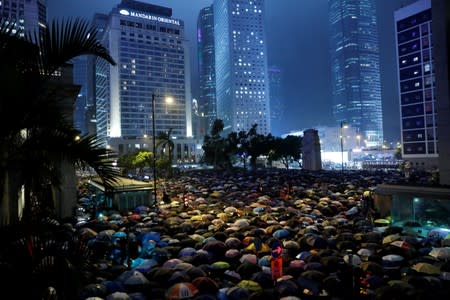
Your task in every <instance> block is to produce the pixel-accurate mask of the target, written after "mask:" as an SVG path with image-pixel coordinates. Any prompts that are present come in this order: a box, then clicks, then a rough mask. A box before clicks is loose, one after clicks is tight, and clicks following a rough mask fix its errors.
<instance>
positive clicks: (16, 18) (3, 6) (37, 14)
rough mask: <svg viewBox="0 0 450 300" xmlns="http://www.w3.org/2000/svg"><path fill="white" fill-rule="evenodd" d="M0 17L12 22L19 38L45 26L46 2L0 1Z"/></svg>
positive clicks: (24, 0)
mask: <svg viewBox="0 0 450 300" xmlns="http://www.w3.org/2000/svg"><path fill="white" fill-rule="evenodd" d="M0 17H1V18H3V19H8V20H10V22H14V23H15V26H16V30H17V31H18V32H19V35H20V36H25V32H27V31H28V32H30V33H33V32H35V31H36V30H42V29H44V28H45V27H46V26H47V0H2V1H0Z"/></svg>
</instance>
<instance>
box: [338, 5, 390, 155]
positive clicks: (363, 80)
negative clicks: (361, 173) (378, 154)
mask: <svg viewBox="0 0 450 300" xmlns="http://www.w3.org/2000/svg"><path fill="white" fill-rule="evenodd" d="M329 22H330V55H331V67H332V70H331V71H332V72H331V73H332V92H333V95H332V97H333V115H334V117H335V121H336V124H337V125H339V124H342V123H346V124H347V125H348V126H349V127H353V128H355V130H356V131H357V132H358V134H360V135H361V137H362V141H364V146H365V147H367V148H372V147H380V146H381V145H382V143H383V118H382V107H381V86H380V62H379V61H380V58H379V47H378V32H377V18H376V10H375V3H374V0H329Z"/></svg>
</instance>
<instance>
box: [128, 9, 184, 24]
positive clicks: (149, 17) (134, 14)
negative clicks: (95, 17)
mask: <svg viewBox="0 0 450 300" xmlns="http://www.w3.org/2000/svg"><path fill="white" fill-rule="evenodd" d="M119 13H120V14H121V15H124V16H131V17H136V18H142V19H147V20H150V21H157V22H162V23H168V24H174V25H178V26H180V21H179V20H173V19H169V18H165V17H161V16H154V15H149V14H146V13H141V12H135V11H128V10H126V9H121V10H120V12H119Z"/></svg>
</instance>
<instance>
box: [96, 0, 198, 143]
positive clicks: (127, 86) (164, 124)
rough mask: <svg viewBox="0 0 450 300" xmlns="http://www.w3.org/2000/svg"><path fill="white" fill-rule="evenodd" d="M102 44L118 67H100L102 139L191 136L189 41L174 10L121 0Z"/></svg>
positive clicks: (98, 104) (99, 130)
mask: <svg viewBox="0 0 450 300" xmlns="http://www.w3.org/2000/svg"><path fill="white" fill-rule="evenodd" d="M103 43H104V44H105V45H106V46H107V48H108V49H109V51H110V54H111V56H112V57H113V58H114V59H115V60H116V62H117V66H111V65H109V64H107V63H106V62H104V61H99V63H98V64H97V71H96V74H97V75H96V77H97V78H96V86H97V90H96V93H97V94H96V112H97V135H98V136H99V137H101V138H114V137H121V138H139V137H143V136H153V135H156V133H158V132H166V133H167V132H168V131H169V130H172V135H173V136H178V137H186V136H191V135H192V129H191V117H190V103H191V102H190V99H189V98H190V82H189V73H190V72H189V54H188V47H187V40H186V39H185V37H184V23H183V21H182V20H179V19H174V18H172V9H171V8H167V7H162V6H157V5H152V4H147V3H142V2H138V1H133V0H122V2H121V3H120V4H119V5H118V6H117V7H115V8H113V10H112V11H111V12H110V14H109V20H108V25H107V27H106V30H105V33H104V35H103ZM153 93H154V94H155V95H156V96H155V111H154V116H155V120H154V121H155V131H156V133H154V132H153V130H152V123H153V121H152V115H153V110H152V95H153ZM167 97H170V98H171V99H172V100H173V103H171V104H168V103H166V102H165V99H166V98H167Z"/></svg>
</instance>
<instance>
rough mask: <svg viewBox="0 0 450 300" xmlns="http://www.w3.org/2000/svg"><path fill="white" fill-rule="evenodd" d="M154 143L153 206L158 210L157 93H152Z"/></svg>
mask: <svg viewBox="0 0 450 300" xmlns="http://www.w3.org/2000/svg"><path fill="white" fill-rule="evenodd" d="M152 142H153V161H152V163H153V165H152V168H153V205H154V206H155V208H156V209H158V198H157V196H158V193H157V192H156V133H155V92H153V93H152Z"/></svg>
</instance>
